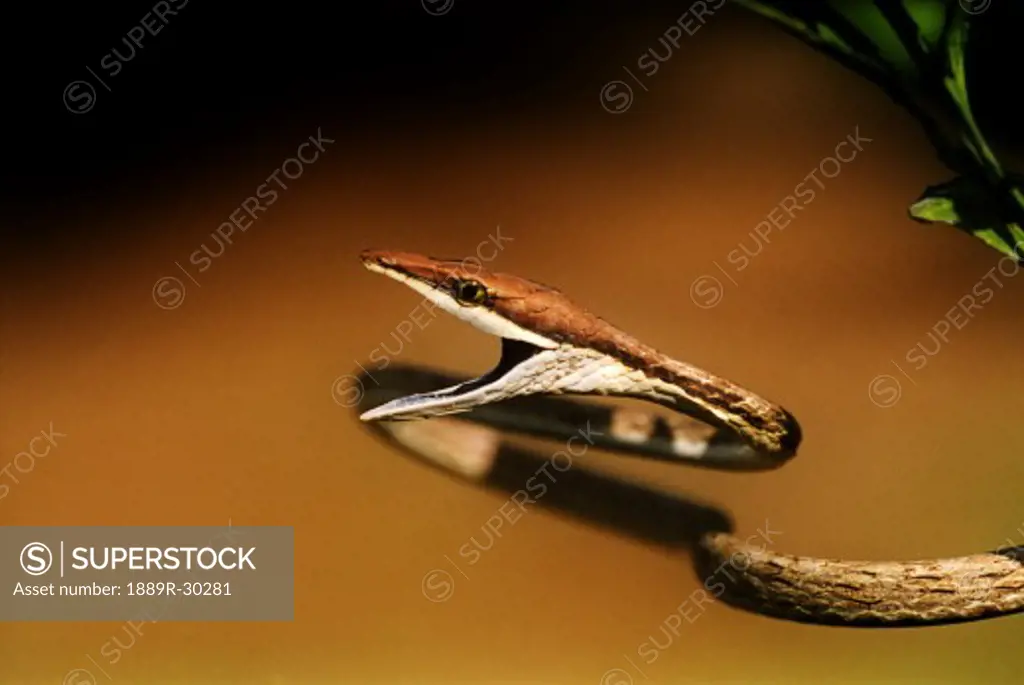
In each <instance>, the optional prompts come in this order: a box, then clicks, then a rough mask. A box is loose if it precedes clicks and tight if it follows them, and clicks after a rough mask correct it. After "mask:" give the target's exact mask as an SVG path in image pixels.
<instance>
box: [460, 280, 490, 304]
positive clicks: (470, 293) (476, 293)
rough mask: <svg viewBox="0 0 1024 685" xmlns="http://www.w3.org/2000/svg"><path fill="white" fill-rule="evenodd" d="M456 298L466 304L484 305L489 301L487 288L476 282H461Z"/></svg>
mask: <svg viewBox="0 0 1024 685" xmlns="http://www.w3.org/2000/svg"><path fill="white" fill-rule="evenodd" d="M455 296H456V297H457V298H458V300H459V302H462V303H464V304H483V303H484V302H486V301H487V288H485V287H484V286H483V285H481V284H480V283H477V282H476V281H460V282H459V284H458V286H457V287H456V290H455Z"/></svg>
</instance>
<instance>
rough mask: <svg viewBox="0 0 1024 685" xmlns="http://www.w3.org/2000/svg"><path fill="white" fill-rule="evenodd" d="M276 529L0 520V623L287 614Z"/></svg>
mask: <svg viewBox="0 0 1024 685" xmlns="http://www.w3.org/2000/svg"><path fill="white" fill-rule="evenodd" d="M294 553H295V540H294V531H293V529H292V528H291V527H283V526H251V527H235V526H228V527H223V526H211V527H199V526H188V527H185V526H153V527H106V526H102V527H101V526H96V527H72V526H59V527H36V526H9V527H0V621H120V620H145V621H291V620H293V619H294V614H295V605H294V600H295V592H294V590H295V582H294V575H295V574H294Z"/></svg>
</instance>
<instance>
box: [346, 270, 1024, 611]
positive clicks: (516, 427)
mask: <svg viewBox="0 0 1024 685" xmlns="http://www.w3.org/2000/svg"><path fill="white" fill-rule="evenodd" d="M362 259H363V263H364V265H365V266H366V267H367V268H369V269H370V270H371V271H375V272H379V273H383V274H385V275H387V276H390V277H391V278H394V279H395V280H398V281H400V282H402V283H404V284H406V285H408V286H410V287H412V288H413V289H414V290H416V291H418V292H420V293H421V294H423V295H424V298H425V301H426V302H430V303H432V304H433V305H434V306H435V307H439V308H441V309H444V310H445V311H447V312H449V313H451V314H453V315H455V316H457V317H459V318H461V319H463V320H465V321H468V322H469V323H471V324H473V325H474V326H476V327H477V328H479V329H480V330H483V331H485V332H487V333H490V334H492V335H496V336H499V337H500V338H501V339H502V359H501V362H500V363H499V364H498V365H497V366H496V367H495V369H493V370H492V371H491V372H489V373H488V374H485V375H484V376H481V377H480V378H477V379H471V380H466V379H454V380H461V382H457V383H456V384H455V385H453V386H451V387H447V388H444V389H441V390H427V389H425V388H428V387H436V385H434V386H431V385H430V382H431V381H432V382H435V383H436V382H437V377H432V376H431V375H430V373H429V372H428V371H426V370H423V369H419V368H416V367H399V366H397V365H396V366H393V367H392V368H390V369H387V370H386V372H380V371H378V372H377V373H376V374H373V373H370V372H365V373H364V375H363V376H362V377H361V380H360V382H361V383H362V384H363V385H364V386H365V387H366V388H368V389H369V391H368V392H367V393H366V394H365V395H364V397H363V401H362V402H361V404H360V409H361V410H363V413H362V415H361V417H362V419H363V420H365V421H371V422H379V424H378V425H379V427H380V428H381V429H382V430H383V431H384V432H385V433H386V434H387V435H388V436H389V437H390V438H392V439H394V440H396V441H398V442H399V443H400V444H401V445H402V446H403V447H405V448H407V449H410V450H411V451H413V452H414V453H415V454H417V455H418V456H422V457H425V458H427V459H428V460H429V461H430V462H432V463H433V464H434V465H436V466H441V467H443V468H445V469H447V470H448V471H450V472H452V473H455V474H457V475H459V476H461V477H463V478H467V479H469V480H472V481H476V482H485V481H486V480H487V479H488V477H489V476H490V475H491V474H492V473H493V472H494V471H495V469H496V468H497V460H498V455H499V445H500V441H499V437H500V435H501V434H503V433H525V434H530V435H534V436H540V437H545V438H549V439H555V440H563V441H564V440H570V439H572V438H573V437H574V436H576V435H578V434H581V435H582V434H583V433H581V431H582V430H583V428H584V426H586V430H587V433H586V435H587V436H588V437H587V440H588V442H590V443H591V444H593V445H595V446H597V447H600V448H605V449H609V450H614V451H617V452H620V453H624V454H631V455H638V456H643V457H648V458H656V459H662V460H668V461H672V462H675V463H680V464H689V465H694V466H701V467H706V468H714V469H728V470H763V469H769V468H777V467H779V466H781V465H782V464H784V463H785V462H786V461H788V460H789V459H790V458H792V457H793V456H794V455H795V453H796V451H797V448H798V447H799V444H800V442H801V438H802V433H801V429H800V426H799V424H798V423H797V421H796V419H795V417H794V416H793V415H792V414H791V413H790V412H789V411H787V410H786V409H784V408H783V407H781V406H780V405H778V404H776V403H774V402H771V401H769V400H767V399H765V398H763V397H761V396H759V395H757V394H756V393H753V392H751V391H750V390H747V389H746V388H744V387H742V386H740V385H738V384H736V383H733V382H731V381H728V380H726V379H724V378H722V377H719V376H717V375H714V374H711V373H709V372H707V371H704V370H702V369H700V368H698V367H695V366H692V365H689V364H686V363H683V362H681V361H678V360H675V359H673V358H671V357H669V356H667V355H665V354H663V353H661V352H659V351H657V350H655V349H654V348H652V347H650V346H648V345H646V344H644V343H642V342H640V341H639V340H637V339H636V338H634V337H632V336H630V335H628V334H627V333H624V332H623V331H621V330H619V329H618V328H616V327H615V326H613V325H612V324H610V323H608V322H607V321H605V320H603V319H601V318H600V317H597V316H595V315H594V314H592V313H590V312H588V311H587V310H585V309H583V308H582V307H580V306H578V305H576V304H575V303H573V302H572V301H570V300H569V299H568V298H567V297H565V296H564V295H563V294H562V293H561V292H559V291H558V290H556V289H554V288H550V287H548V286H544V285H541V284H539V283H535V282H533V281H530V280H527V279H524V278H520V277H518V276H513V275H510V274H499V273H491V272H488V271H485V270H483V269H481V268H474V269H471V268H469V265H468V264H467V263H465V262H460V261H454V260H440V259H434V258H430V257H425V256H421V255H415V254H409V253H397V252H383V251H367V252H364V253H363V255H362ZM448 380H452V379H448ZM407 393H412V394H407ZM557 395H605V396H619V397H633V398H638V399H642V400H646V401H649V402H653V403H656V404H658V405H661V406H664V407H668V408H670V409H672V410H674V411H675V412H677V415H674V416H671V417H667V418H666V417H665V416H662V415H659V414H654V413H650V412H643V411H637V410H635V409H617V408H609V407H606V406H599V405H594V404H585V403H581V402H575V401H572V400H569V399H566V398H558V399H557V401H555V400H553V399H548V398H552V397H553V396H557ZM449 415H452V416H453V418H457V419H462V421H455V422H453V421H452V420H451V419H444V418H443V417H446V416H449ZM424 419H434V421H425V420H424ZM693 547H694V551H695V553H696V555H695V557H696V560H697V562H698V567H699V568H700V569H701V572H702V573H709V572H710V573H711V574H715V573H717V571H721V570H723V569H725V570H726V571H727V573H726V574H725V575H727V576H728V578H729V580H728V582H727V583H716V585H715V587H718V586H719V585H721V587H722V588H723V589H722V591H721V592H720V593H716V596H721V598H722V599H723V600H725V601H727V602H728V603H730V604H731V605H733V606H736V607H740V608H743V609H746V610H749V611H752V612H755V613H758V614H762V615H767V616H773V617H776V618H782V619H787V620H793V621H799V622H806V623H817V624H829V625H844V626H876V627H877V626H907V625H939V624H947V623H957V622H964V621H973V620H979V619H985V618H992V617H996V616H1004V615H1007V614H1012V613H1017V612H1021V611H1024V547H1014V548H1005V549H1000V550H997V551H992V552H985V553H981V554H974V555H970V556H963V557H954V558H948V559H939V560H924V561H847V560H839V559H819V558H813V557H803V556H792V555H787V554H782V553H779V552H777V551H774V550H771V549H767V547H765V546H756V545H753V544H751V543H749V542H747V541H745V540H743V539H741V538H739V537H737V536H735V535H733V534H732V532H731V531H728V530H723V529H721V527H718V528H705V529H702V530H699V531H698V532H697V533H696V534H695V537H694V545H693ZM712 569H715V570H716V571H712ZM710 577H711V576H710V575H708V576H707V578H710ZM704 585H705V587H708V588H710V587H711V585H709V582H708V581H707V580H705V583H704Z"/></svg>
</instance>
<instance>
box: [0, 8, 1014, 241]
mask: <svg viewBox="0 0 1024 685" xmlns="http://www.w3.org/2000/svg"><path fill="white" fill-rule="evenodd" d="M688 6H689V5H688V4H687V3H680V2H668V1H664V0H661V1H652V0H647V1H639V2H637V1H629V2H627V1H624V0H620V1H618V2H600V1H588V2H584V1H582V0H567V1H565V2H559V3H536V4H532V5H526V4H523V3H520V2H508V1H503V0H493V1H489V2H468V1H466V0H461V1H457V5H455V6H454V7H453V9H452V10H451V11H449V12H448V13H446V14H444V15H442V16H431V15H429V14H428V13H427V12H425V11H424V9H423V7H422V6H421V5H420V3H419V2H418V1H416V0H406V1H403V2H397V1H395V0H388V1H385V2H359V3H308V2H286V3H275V4H272V5H256V4H251V3H250V4H239V3H234V4H232V3H209V2H205V3H204V2H199V0H190V1H189V2H188V3H187V5H186V6H185V7H184V8H182V9H180V10H179V11H178V15H177V16H173V17H169V18H168V19H169V23H168V24H167V25H166V26H164V28H163V29H162V30H161V31H160V33H159V34H158V35H156V36H148V35H147V36H146V37H145V38H144V39H143V40H144V47H143V48H142V49H140V50H138V51H137V53H136V55H135V57H134V58H133V59H131V61H130V62H127V63H125V64H124V65H123V66H124V68H123V70H122V71H121V72H120V73H119V74H118V75H117V76H114V77H111V78H107V83H108V86H110V88H111V91H110V92H107V91H105V90H103V89H102V88H99V89H98V91H97V94H98V99H99V101H98V103H97V104H96V106H95V107H94V108H93V109H92V110H91V111H89V112H87V113H85V114H77V115H76V114H72V113H70V112H68V111H67V109H65V107H64V105H63V102H62V99H61V95H62V91H63V90H64V88H65V86H66V85H67V84H68V83H70V82H71V81H73V80H76V79H80V78H84V79H90V80H92V77H91V76H90V75H89V74H88V72H87V71H86V67H91V68H92V69H93V70H94V71H96V72H97V73H99V74H100V76H105V75H106V73H107V72H105V71H103V70H101V69H100V67H99V61H100V60H101V59H102V57H103V56H104V55H105V54H107V53H108V52H110V50H111V49H112V48H114V47H118V48H119V49H120V50H121V51H122V54H125V48H124V46H123V44H122V43H121V40H122V37H123V36H124V35H125V33H126V32H127V31H128V30H129V29H130V28H131V27H133V26H135V25H137V24H138V23H139V20H140V19H141V17H142V15H143V14H145V12H147V11H149V10H150V9H151V7H152V3H149V4H147V3H135V4H133V5H128V4H126V3H125V4H117V5H115V6H104V5H102V4H96V3H82V4H77V5H69V6H66V7H60V8H59V9H58V8H50V7H48V6H47V7H46V8H39V9H42V11H44V12H46V13H47V17H46V18H45V22H46V23H45V27H46V30H45V35H44V36H43V35H36V34H35V32H32V31H26V32H25V33H26V35H24V36H22V38H24V39H36V38H45V43H46V47H45V50H40V49H39V48H38V46H37V48H36V50H35V51H34V53H33V54H34V55H35V57H34V58H33V59H32V60H31V62H30V63H29V67H30V70H29V71H30V73H29V74H28V79H27V84H26V85H27V86H28V96H27V97H23V98H20V99H19V101H18V102H17V103H12V104H14V106H13V107H12V108H11V109H15V110H17V111H18V112H19V113H28V114H29V117H28V119H27V120H26V121H25V122H23V126H24V129H22V128H21V127H13V126H12V127H8V128H7V136H6V137H7V146H6V147H7V148H8V150H9V151H13V152H14V155H12V156H13V157H15V158H16V159H17V163H15V164H9V165H8V167H7V169H8V173H9V175H10V178H9V179H8V181H7V182H6V184H5V186H6V188H5V190H6V191H7V192H8V193H10V196H11V199H12V200H13V201H14V202H15V204H16V206H17V207H18V209H19V210H20V211H19V216H21V217H25V218H27V217H31V216H32V215H33V214H37V213H38V212H39V211H40V210H42V211H43V213H46V212H47V211H49V210H52V209H54V208H55V207H56V208H62V209H70V208H71V207H74V206H76V205H78V204H79V203H83V202H85V203H88V202H89V201H90V198H92V199H95V198H96V197H99V196H103V195H104V193H105V191H107V190H109V189H111V188H113V187H121V188H124V189H125V190H129V191H130V192H132V193H134V192H140V191H142V190H143V189H144V188H145V187H147V186H154V185H158V184H159V183H160V181H161V178H162V177H164V176H165V175H166V174H168V173H169V172H173V170H174V169H175V168H181V167H182V165H186V166H195V165H196V163H197V162H199V163H200V164H201V163H203V162H204V161H215V160H218V159H222V158H223V157H225V156H235V157H239V156H240V157H243V158H244V156H245V155H246V150H245V145H246V143H247V142H248V141H251V140H252V138H253V137H254V136H255V137H258V138H259V139H261V140H263V141H267V142H273V141H274V140H277V139H281V140H289V141H290V140H291V138H293V137H294V136H290V128H291V127H292V126H299V127H301V126H303V125H306V124H308V122H310V121H316V122H331V124H332V127H333V128H335V129H337V128H343V129H345V130H352V131H358V130H387V131H389V132H391V133H392V134H394V135H401V134H403V133H405V134H411V135H415V136H419V137H429V136H430V135H431V130H432V128H433V127H436V126H438V125H441V124H444V125H450V124H451V123H452V122H453V121H463V122H465V123H466V124H468V125H472V124H474V123H479V122H481V121H483V120H500V119H502V118H507V117H514V116H517V115H520V114H523V113H525V112H529V113H532V114H534V115H539V116H542V117H552V118H557V117H558V116H559V115H560V113H561V112H562V111H563V110H564V109H565V106H566V104H567V103H570V102H572V101H574V100H576V99H578V98H579V97H580V96H581V94H586V95H587V96H590V93H591V92H592V91H594V90H595V89H598V88H599V87H600V85H601V82H599V81H597V80H592V77H591V79H572V78H566V74H572V73H574V72H578V71H579V70H580V67H581V66H585V65H587V64H588V63H593V62H594V61H598V62H600V61H605V60H609V57H611V59H612V61H614V59H615V58H614V56H615V55H621V56H622V61H623V62H626V61H627V60H632V59H633V52H636V51H637V50H636V48H635V47H634V46H633V45H631V44H630V43H629V42H628V41H624V40H623V39H622V34H623V31H624V30H628V27H629V26H631V25H637V24H641V25H642V24H647V23H650V22H654V23H658V22H664V23H665V24H666V26H667V25H668V24H670V23H671V22H672V21H673V20H674V19H675V18H676V17H677V16H678V15H680V14H681V13H682V12H683V11H685V10H686V8H687V7H688ZM726 11H727V12H730V13H732V14H735V15H738V16H737V17H736V18H735V19H734V20H735V21H739V22H742V23H747V24H750V25H751V26H754V27H760V29H759V30H763V31H777V30H778V29H776V28H775V27H774V26H770V25H769V24H768V23H767V22H766V21H764V20H762V19H760V18H759V17H753V16H747V13H746V12H745V11H743V10H739V9H738V8H732V7H729V8H726ZM1022 18H1024V7H1022V5H1021V3H1016V2H995V3H993V6H992V7H990V8H989V9H988V10H986V12H985V13H984V14H983V15H981V16H980V18H979V20H978V21H977V22H976V26H975V33H974V34H973V35H972V41H971V46H972V50H971V56H970V62H969V69H970V73H969V76H970V80H971V84H972V87H971V93H972V95H973V96H974V97H975V102H974V106H975V112H976V114H977V117H978V120H979V122H980V123H981V124H982V126H983V128H984V130H985V131H986V132H989V133H991V137H992V142H993V143H994V144H996V145H997V146H1011V147H1019V146H1020V145H1021V143H1022V141H1024V134H1021V133H1020V127H1019V121H1020V115H1019V112H1020V108H1019V106H1018V105H1016V104H1014V103H1015V102H1016V96H1017V94H1018V93H1016V92H1015V84H1014V80H1013V75H1014V74H1020V73H1021V69H1022V65H1024V57H1022V53H1021V51H1020V50H1018V49H1016V48H1017V42H1018V40H1019V36H1020V33H1019V32H1020V30H1021V27H1022V26H1024V21H1022ZM40 21H43V19H42V18H41V19H40ZM12 28H14V29H15V30H16V31H17V28H16V27H12ZM752 35H756V33H754V34H752ZM735 49H737V50H752V51H756V50H757V42H756V40H755V41H751V42H750V43H749V44H748V45H736V46H735ZM37 59H38V61H37ZM19 75H22V76H24V75H26V74H24V73H23V72H19ZM1018 85H1019V84H1018ZM751 87H754V88H756V87H757V84H756V83H752V84H751ZM694 97H700V94H699V93H695V94H694ZM1015 129H1016V130H1015ZM45 223H46V222H43V224H42V225H41V224H39V223H36V224H35V225H34V226H32V231H33V232H36V231H41V230H42V231H45ZM28 235H30V234H29V233H25V232H24V231H23V232H22V237H23V238H26V237H28Z"/></svg>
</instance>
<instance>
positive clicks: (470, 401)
mask: <svg viewBox="0 0 1024 685" xmlns="http://www.w3.org/2000/svg"><path fill="white" fill-rule="evenodd" d="M541 352H543V349H542V348H540V347H537V346H536V345H533V344H531V343H528V342H523V341H521V340H514V339H511V338H502V339H501V358H500V359H499V360H498V363H497V365H496V366H495V367H494V368H492V369H491V370H490V371H488V372H487V373H485V374H483V375H482V376H479V377H478V378H474V379H473V380H469V381H466V382H465V383H459V384H458V385H453V386H450V387H447V388H442V389H440V390H433V391H431V392H424V393H417V394H415V395H406V396H405V397H399V398H397V399H394V400H391V401H390V402H386V403H385V404H382V405H380V406H379V407H374V408H373V409H370V410H367V411H365V412H363V413H362V414H361V415H360V416H359V418H360V419H361V420H363V421H380V420H388V421H414V420H418V419H426V418H430V417H434V416H444V415H447V414H456V413H460V412H465V411H470V410H471V409H472V408H473V407H474V406H477V405H480V404H485V403H488V402H494V401H497V400H499V399H501V397H500V395H501V394H502V393H501V388H503V387H507V386H508V385H509V383H510V381H513V380H514V379H513V378H511V377H512V376H519V375H525V374H526V373H528V369H527V368H526V367H527V366H528V362H529V361H530V360H531V359H532V358H534V357H535V356H536V355H537V354H539V353H541Z"/></svg>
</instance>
